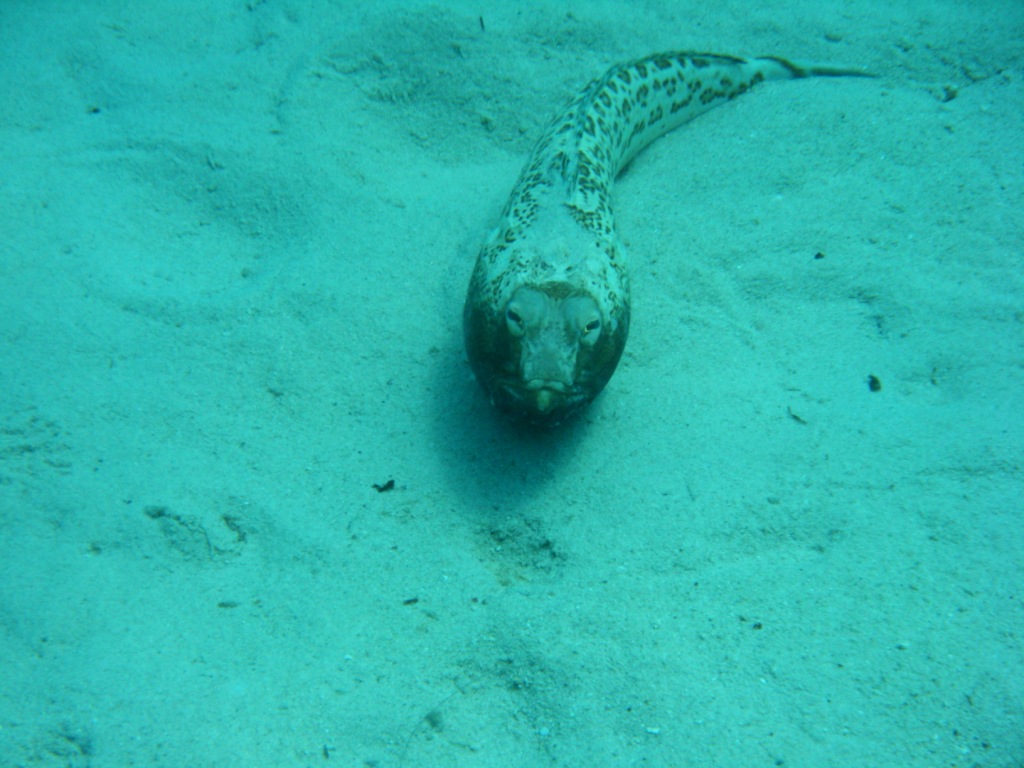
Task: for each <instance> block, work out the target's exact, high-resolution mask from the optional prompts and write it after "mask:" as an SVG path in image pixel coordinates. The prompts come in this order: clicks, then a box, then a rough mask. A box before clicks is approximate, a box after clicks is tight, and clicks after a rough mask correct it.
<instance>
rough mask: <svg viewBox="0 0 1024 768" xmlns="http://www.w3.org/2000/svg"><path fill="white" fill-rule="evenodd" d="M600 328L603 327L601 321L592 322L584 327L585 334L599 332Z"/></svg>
mask: <svg viewBox="0 0 1024 768" xmlns="http://www.w3.org/2000/svg"><path fill="white" fill-rule="evenodd" d="M600 327H601V321H600V320H591V321H590V322H589V323H587V324H586V325H585V326H583V333H584V334H588V333H593V332H594V331H596V330H598V329H599V328H600Z"/></svg>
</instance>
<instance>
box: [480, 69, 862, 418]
mask: <svg viewBox="0 0 1024 768" xmlns="http://www.w3.org/2000/svg"><path fill="white" fill-rule="evenodd" d="M843 75H854V76H863V75H864V73H862V72H859V71H856V70H848V69H839V68H833V67H820V66H803V65H798V64H794V63H792V62H790V61H787V60H785V59H780V58H774V57H763V58H749V59H744V58H739V57H736V56H724V55H719V54H710V53H691V52H673V53H663V54H656V55H653V56H649V57H647V58H644V59H640V60H637V61H632V62H628V63H624V64H620V65H617V66H614V67H612V68H611V69H609V70H608V71H607V72H606V73H605V74H604V75H602V76H601V77H598V78H597V79H595V80H593V81H591V82H590V83H589V84H588V85H587V86H586V87H585V88H583V90H582V91H580V92H579V94H577V95H576V96H575V97H574V98H573V99H572V100H571V101H570V102H569V104H568V105H567V107H566V109H565V110H564V111H563V112H562V113H561V114H560V115H559V116H558V117H557V118H556V119H555V120H553V121H552V122H551V123H550V124H549V125H548V127H547V130H546V131H545V132H544V134H543V135H542V136H541V138H540V140H539V141H538V142H537V144H536V145H535V146H534V148H533V151H532V152H531V154H530V157H529V159H528V161H527V163H526V166H525V167H524V168H523V171H522V173H521V174H520V176H519V180H518V181H517V182H516V184H515V187H514V188H513V190H512V193H511V195H510V196H509V199H508V202H507V203H506V205H505V208H504V210H503V212H502V215H501V219H500V222H499V225H498V227H497V228H496V229H495V230H494V231H493V232H492V233H491V234H490V236H489V237H488V238H487V240H486V242H485V243H484V245H483V247H482V248H481V250H480V254H479V256H478V258H477V261H476V266H475V268H474V270H473V275H472V278H471V279H470V284H469V291H468V294H467V296H466V303H465V308H464V313H463V321H464V333H465V342H466V351H467V355H468V357H469V362H470V365H471V367H472V369H473V372H474V374H475V375H476V377H477V379H478V380H479V382H480V384H481V385H482V386H483V388H484V390H486V392H487V393H488V394H489V395H490V397H491V400H492V401H493V402H494V404H495V405H497V406H498V407H499V408H500V409H502V410H504V411H507V412H509V413H510V414H512V415H513V416H514V417H516V418H518V419H521V420H523V421H526V422H529V423H531V424H538V425H551V424H555V423H558V422H560V421H562V420H563V419H564V418H566V417H567V416H569V415H571V414H572V413H574V412H576V411H578V410H579V409H580V408H582V407H583V406H584V405H586V404H587V403H589V402H590V401H591V400H593V399H594V398H595V397H596V396H597V395H598V393H599V392H600V391H601V390H602V389H603V388H604V386H605V384H607V383H608V380H609V379H610V378H611V375H612V373H613V372H614V371H615V368H616V366H617V364H618V362H619V358H620V357H621V356H622V351H623V349H624V348H625V345H626V336H627V334H628V332H629V308H630V294H629V276H628V274H627V271H626V254H625V249H624V248H623V245H622V243H621V242H620V240H619V238H618V236H617V234H616V229H615V219H614V216H613V215H612V205H611V189H612V184H613V182H614V180H615V177H616V175H617V174H618V173H619V171H620V170H621V169H622V168H623V167H624V166H625V165H626V164H627V163H628V162H629V161H630V160H631V159H632V158H633V157H634V156H635V155H636V154H637V153H638V152H639V151H640V150H642V149H643V148H644V147H645V146H647V145H648V144H650V143H651V142H652V141H654V140H655V139H657V138H658V137H659V136H662V135H663V134H665V133H667V132H668V131H671V130H672V129H673V128H676V127H678V126H679V125H682V124H683V123H685V122H687V121H689V120H692V119H693V118H694V117H696V116H698V115H700V114H701V113H703V112H706V111H707V110H709V109H711V108H712V107H715V106H717V105H718V104H722V103H724V102H726V101H729V100H731V99H733V98H735V97H736V96H739V95H740V94H742V93H745V92H746V91H748V90H749V89H750V88H751V87H752V86H754V85H756V84H757V83H759V82H761V81H762V80H782V79H793V78H802V77H812V76H843Z"/></svg>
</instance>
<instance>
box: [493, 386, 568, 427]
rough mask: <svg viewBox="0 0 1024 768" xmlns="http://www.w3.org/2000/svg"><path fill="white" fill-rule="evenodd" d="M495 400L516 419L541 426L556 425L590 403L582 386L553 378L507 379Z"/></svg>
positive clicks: (496, 403)
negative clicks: (587, 402)
mask: <svg viewBox="0 0 1024 768" xmlns="http://www.w3.org/2000/svg"><path fill="white" fill-rule="evenodd" d="M493 400H494V403H495V405H497V406H498V407H499V408H501V410H503V411H505V412H506V413H509V414H511V415H512V416H513V417H515V418H516V419H519V420H521V421H525V422H527V423H529V424H534V425H538V426H554V425H555V424H558V423H559V422H561V421H562V420H563V419H565V418H566V417H567V416H569V415H570V414H572V413H574V412H575V411H576V410H577V409H579V408H580V407H581V406H582V405H584V404H585V403H586V401H587V395H586V393H585V392H584V391H583V390H582V389H580V388H579V387H576V386H572V385H569V384H566V383H565V382H563V381H555V380H550V379H532V380H530V381H523V380H521V379H505V380H503V381H500V382H498V383H497V385H496V386H495V388H494V392H493Z"/></svg>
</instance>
